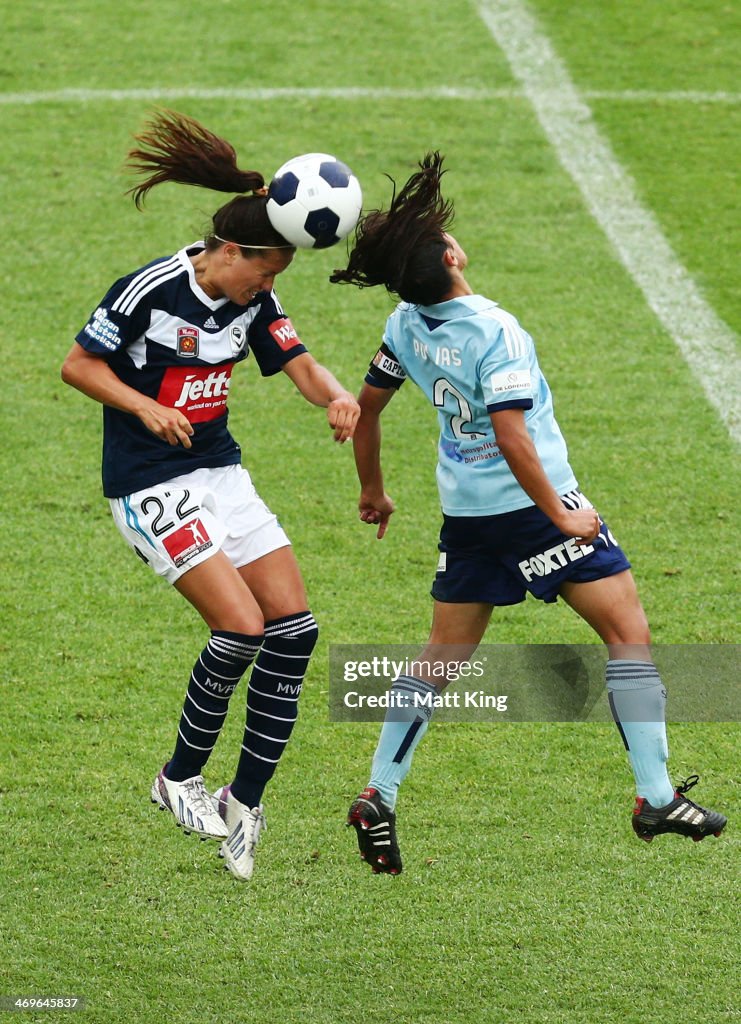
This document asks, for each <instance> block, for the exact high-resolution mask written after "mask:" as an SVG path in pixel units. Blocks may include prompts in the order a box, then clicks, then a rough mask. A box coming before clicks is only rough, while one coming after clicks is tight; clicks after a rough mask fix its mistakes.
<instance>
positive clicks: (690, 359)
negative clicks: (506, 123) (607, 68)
mask: <svg viewBox="0 0 741 1024" xmlns="http://www.w3.org/2000/svg"><path fill="white" fill-rule="evenodd" d="M478 9H479V13H480V15H481V18H482V19H483V21H484V23H485V24H486V26H487V28H488V29H489V31H490V33H491V35H492V36H493V38H494V40H495V41H496V43H497V44H498V45H499V46H500V47H501V49H502V50H503V51H504V53H505V55H506V57H507V59H508V61H509V63H510V66H511V69H512V73H513V75H514V76H515V78H516V80H518V81H519V83H520V85H521V86H522V88H523V90H524V92H525V95H526V96H527V98H528V100H529V101H530V103H531V104H532V105H533V107H534V109H535V113H536V114H537V117H538V120H539V121H540V124H541V127H542V129H543V131H544V132H545V135H546V137H547V138H548V140H549V141H550V143H551V145H552V146H553V148H554V149H555V151H556V154H557V156H558V158H559V160H560V161H561V163H562V164H563V166H564V167H565V168H566V170H567V171H568V172H569V174H570V175H571V177H572V178H573V179H574V181H575V182H576V184H577V185H578V187H579V189H580V190H581V193H582V195H583V197H584V200H585V202H586V204H587V207H588V208H589V210H590V212H591V214H592V216H593V217H594V219H595V220H596V221H597V223H598V224H599V225H600V227H601V228H602V230H603V231H604V232H605V234H606V235H607V237H608V238H609V240H610V241H611V242H612V244H613V246H614V247H615V249H616V250H617V254H618V256H619V258H620V260H621V262H622V263H623V265H624V266H625V268H626V269H627V271H628V273H629V274H630V275H631V277H632V278H633V280H634V281H635V282H636V284H637V285H638V287H639V288H640V289H641V291H642V292H643V294H644V296H645V298H646V301H647V302H648V305H649V306H650V307H651V309H652V310H653V311H654V313H655V314H656V316H657V317H658V318H659V320H660V321H661V323H662V324H663V325H664V327H665V328H666V330H667V331H668V332H669V334H670V335H671V337H672V338H673V339H674V341H675V343H676V345H677V348H678V349H679V351H680V352H681V354H682V356H683V357H684V359H685V360H686V362H687V364H688V365H689V367H690V369H691V371H692V373H693V374H694V376H695V378H696V379H697V381H698V383H699V384H700V386H701V387H702V389H703V391H704V392H705V395H706V397H707V399H708V401H709V402H710V403H711V405H713V407H714V408H715V409H716V411H717V412H718V415H719V416H720V418H721V419H722V421H723V422H724V423H725V425H726V427H727V429H728V432H729V433H730V435H731V437H732V438H733V439H734V441H736V443H741V358H739V352H738V347H737V341H736V335H735V334H734V332H733V331H732V330H731V329H730V327H728V325H727V324H725V323H724V322H723V321H722V320H721V319H720V318H719V317H718V315H717V314H716V313H715V312H714V310H713V309H712V308H711V307H710V306H709V305H708V304H707V302H706V301H705V300H704V299H703V297H702V296H701V295H700V292H699V290H698V288H697V286H696V285H695V282H694V281H693V279H692V277H691V276H690V275H689V273H688V272H687V271H686V270H685V268H684V267H683V266H682V264H681V263H680V262H679V260H678V258H677V256H676V255H675V253H674V252H673V251H672V248H671V246H670V245H669V243H668V242H667V240H666V239H665V238H664V235H663V234H662V231H661V228H660V226H659V224H658V221H657V220H656V218H655V217H654V215H653V214H652V213H651V212H650V210H647V209H646V208H645V207H643V206H642V205H641V202H640V200H639V199H638V196H637V193H636V189H635V185H634V183H633V181H632V180H631V178H630V176H629V175H628V174H627V173H626V172H625V171H624V170H623V168H622V167H621V166H620V163H619V162H618V160H617V158H616V156H615V154H614V153H613V151H612V149H611V147H610V144H609V142H607V140H606V139H604V138H603V137H602V135H601V134H600V132H599V129H598V128H597V126H596V124H595V123H594V121H593V119H592V114H591V111H590V109H589V107H588V106H587V105H586V103H585V102H584V100H583V98H582V97H581V96H580V95H579V94H578V93H577V91H576V88H575V87H574V85H573V83H572V81H571V79H570V77H569V74H568V71H567V70H566V67H565V65H564V64H563V63H562V61H561V60H560V59H559V57H558V56H557V55H556V53H555V52H554V50H553V48H552V47H551V44H550V42H549V41H548V39H547V38H546V36H545V35H544V34H543V32H542V31H541V29H540V27H539V26H538V24H537V22H536V21H535V20H534V18H533V17H532V15H531V14H530V13H529V11H528V10H527V8H526V7H525V6H524V4H523V3H521V2H520V0H481V2H480V3H479V4H478ZM619 344H620V339H619V338H617V339H616V345H617V347H618V350H619ZM602 354H603V355H604V354H605V353H604V351H603V352H602ZM656 384H657V386H658V387H659V388H661V381H657V382H656ZM688 429H690V425H689V424H688Z"/></svg>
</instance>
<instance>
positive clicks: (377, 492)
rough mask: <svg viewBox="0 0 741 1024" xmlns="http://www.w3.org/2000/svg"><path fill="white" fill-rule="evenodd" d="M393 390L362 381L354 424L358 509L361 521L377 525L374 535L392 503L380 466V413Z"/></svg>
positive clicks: (382, 526)
mask: <svg viewBox="0 0 741 1024" xmlns="http://www.w3.org/2000/svg"><path fill="white" fill-rule="evenodd" d="M395 394H396V390H395V389H394V388H376V387H373V385H372V384H364V385H363V390H362V391H361V392H360V398H359V399H358V401H359V402H360V410H361V412H360V419H359V420H358V425H357V427H356V428H355V437H354V438H353V452H354V455H355V467H356V469H357V471H358V479H359V480H360V498H359V500H358V511H359V513H360V519H361V521H362V522H364V523H369V524H371V525H373V526H375V525H377V526H378V532H377V534H376V537H377V538H378V540H381V539H382V538H383V535H384V534H385V533H386V528H387V527H388V522H389V518H390V517H391V515H392V513H393V511H394V503H393V501H392V500H391V498H390V497H389V496H388V494H386V492H385V490H384V487H383V471H382V469H381V413H382V412H383V410H384V409H385V408H386V406H387V405H388V403H389V402H390V401H391V399H392V398H393V397H394V395H395Z"/></svg>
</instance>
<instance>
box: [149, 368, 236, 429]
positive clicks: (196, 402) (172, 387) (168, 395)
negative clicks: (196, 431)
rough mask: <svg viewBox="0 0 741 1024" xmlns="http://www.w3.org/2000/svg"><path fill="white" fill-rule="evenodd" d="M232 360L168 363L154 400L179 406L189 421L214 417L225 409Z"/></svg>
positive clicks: (199, 421)
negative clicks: (222, 363)
mask: <svg viewBox="0 0 741 1024" xmlns="http://www.w3.org/2000/svg"><path fill="white" fill-rule="evenodd" d="M233 368H234V363H228V364H227V365H226V366H220V367H218V368H217V369H211V368H210V367H208V366H194V367H193V368H192V369H191V368H189V367H185V366H170V367H169V368H168V370H167V371H166V372H165V375H164V377H163V378H162V383H161V384H160V390H159V394H158V395H157V401H158V402H159V403H160V404H161V405H167V406H169V407H170V408H172V409H180V411H181V412H182V413H183V414H184V415H185V416H187V418H188V419H189V420H190V422H191V423H201V422H203V421H205V420H215V419H216V418H217V417H219V416H223V415H224V413H225V412H226V401H227V398H228V397H229V384H230V383H231V375H232V369H233Z"/></svg>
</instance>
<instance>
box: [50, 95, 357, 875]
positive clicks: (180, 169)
mask: <svg viewBox="0 0 741 1024" xmlns="http://www.w3.org/2000/svg"><path fill="white" fill-rule="evenodd" d="M137 141H138V143H139V147H138V148H136V149H134V150H133V151H132V152H131V153H130V154H129V158H130V164H131V166H132V167H133V168H134V169H135V170H136V171H138V172H139V173H143V174H146V175H147V176H146V178H145V179H144V180H143V181H142V182H141V183H140V184H139V185H138V186H137V187H136V188H135V189H132V191H133V193H134V197H135V199H136V202H137V205H140V203H141V201H142V200H143V198H144V196H145V195H146V194H147V192H148V191H149V189H150V188H152V187H153V186H154V185H157V184H159V183H160V182H163V181H178V182H183V183H187V184H191V185H198V186H201V187H203V188H209V189H215V190H217V191H222V192H232V193H241V194H239V195H237V196H236V197H235V198H232V199H231V200H230V201H229V202H227V203H226V205H224V206H222V207H221V208H220V209H219V210H217V212H216V213H215V214H214V216H213V222H212V226H211V229H210V231H209V232H208V233H207V236H206V238H205V239H204V240H203V241H198V242H195V243H193V244H192V245H188V246H185V247H184V248H182V249H180V250H179V251H178V252H176V253H175V254H174V255H171V256H166V257H162V258H160V259H156V260H154V261H152V262H151V263H148V264H147V265H146V266H144V267H142V268H140V269H138V270H135V271H134V272H133V273H130V274H127V275H125V276H124V277H122V278H121V279H120V280H118V281H116V283H115V284H113V285H112V287H111V288H110V289H109V290H108V292H107V293H106V295H105V296H104V297H103V299H102V300H101V302H100V303H99V305H98V306H97V308H96V309H95V311H94V312H93V313H92V315H91V316H90V318H89V320H88V322H87V323H86V324H85V326H84V327H83V328H82V330H81V331H80V332H79V334H78V335H77V338H76V341H75V343H74V344H73V346H72V349H71V351H70V352H69V354H68V356H67V358H66V360H65V363H64V366H63V368H62V377H63V379H64V381H65V382H66V383H68V384H70V385H72V386H73V387H76V388H78V389H79V390H80V391H82V392H83V393H84V394H86V395H88V396H89V397H91V398H93V399H95V400H96V401H98V402H101V403H102V404H103V407H104V408H103V490H104V493H105V495H106V496H107V497H108V499H109V501H110V506H111V510H112V513H113V518H114V521H115V523H116V525H117V527H118V529H119V530H120V532H121V534H122V535H123V537H124V539H125V540H126V542H127V543H128V544H129V546H130V547H131V548H132V550H133V551H134V552H135V553H136V554H137V555H138V556H139V557H140V558H141V560H142V561H143V562H144V563H146V564H147V565H149V566H150V567H151V568H152V569H153V570H154V572H155V573H157V574H158V575H160V576H162V577H164V578H165V579H166V580H168V581H169V582H170V583H171V584H172V585H173V586H174V587H175V589H176V590H178V591H179V593H181V594H182V595H183V597H184V598H185V599H186V600H187V601H188V602H189V603H190V604H191V605H193V607H194V608H195V609H196V610H197V611H198V612H199V613H200V615H201V617H202V618H203V620H204V622H205V623H206V625H207V626H208V628H209V629H210V631H211V635H210V638H209V640H208V643H207V644H206V646H205V648H204V649H203V651H202V652H201V653H200V655H199V656H198V658H197V660H196V662H195V665H194V666H193V671H192V673H191V676H190V681H189V683H188V688H187V693H186V697H185V703H184V705H183V708H182V713H181V717H180V724H179V728H178V734H177V740H176V743H175V749H174V751H173V753H172V756H171V757H170V759H169V760H168V761H167V763H166V764H165V765H164V767H163V768H162V770H161V771H160V772H158V774H157V777H156V778H155V780H154V782H153V784H152V789H151V797H152V801H153V802H154V803H156V804H158V806H159V807H160V808H161V809H163V810H167V811H170V812H171V813H172V814H173V815H174V817H175V819H176V822H177V824H178V826H182V827H183V828H184V830H186V831H187V832H189V833H190V832H195V833H196V834H197V835H199V836H201V837H202V838H204V839H207V838H215V839H218V840H221V847H220V853H221V854H222V856H223V857H224V858H225V863H226V867H227V868H228V869H229V870H230V871H231V872H232V874H233V875H234V877H235V878H237V879H240V880H247V879H249V878H250V877H251V875H252V871H253V864H254V855H255V847H256V844H257V842H258V839H259V836H260V832H261V830H262V828H263V827H264V824H265V817H264V813H263V805H262V795H263V790H264V788H265V786H266V784H267V782H268V781H269V780H270V778H271V777H272V775H273V773H274V771H275V769H276V766H277V764H278V762H279V760H280V758H281V755H282V753H283V751H284V749H285V746H286V743H287V742H288V739H289V736H290V735H291V730H292V728H293V725H294V722H295V720H296V715H297V711H298V699H299V695H300V693H301V687H302V683H303V679H304V675H305V673H306V669H307V666H308V662H309V657H310V656H311V653H312V650H313V648H314V645H315V643H316V639H317V625H316V622H315V621H314V618H313V616H312V614H311V612H310V611H309V608H308V604H307V599H306V593H305V591H304V584H303V580H302V578H301V573H300V570H299V567H298V564H297V562H296V559H295V556H294V554H293V550H292V548H291V546H290V541H289V540H288V537H287V536H286V534H285V533H284V531H283V529H282V528H281V526H280V524H279V523H278V521H277V519H276V517H275V515H273V513H272V512H271V511H270V510H269V509H268V508H267V506H266V505H265V503H264V502H263V501H262V500H261V499H260V497H259V496H258V494H257V493H256V491H255V488H254V486H253V485H252V481H251V479H250V476H249V473H248V472H247V470H246V469H244V468H243V467H242V466H241V453H240V448H239V445H238V444H237V443H236V442H235V440H234V439H233V437H232V436H231V434H230V432H229V430H228V410H227V398H228V395H229V384H230V380H231V375H232V371H233V369H234V367H235V366H236V365H237V364H238V363H241V362H243V361H244V360H245V359H247V358H248V356H249V354H250V353H252V354H253V355H254V358H255V359H256V361H257V364H258V367H259V369H260V372H261V373H262V375H263V376H270V375H272V374H276V373H278V372H279V371H282V372H283V373H284V374H285V375H286V376H287V377H289V378H290V380H291V381H292V382H293V383H294V384H295V386H296V387H297V388H298V390H299V391H300V392H301V394H302V395H303V396H304V398H305V399H306V400H307V401H309V402H311V403H313V404H315V405H318V406H324V407H325V408H326V409H327V417H328V421H329V425H330V427H331V428H332V430H333V433H334V439H335V440H336V441H338V442H340V443H342V442H344V441H346V440H348V439H349V438H351V437H352V435H353V431H354V428H355V424H356V421H357V418H358V416H359V407H358V404H357V402H356V400H355V398H354V397H353V396H352V395H351V394H349V393H348V392H347V391H346V390H345V389H344V388H343V387H342V386H341V385H340V384H339V383H338V382H337V381H336V380H335V378H334V377H333V376H332V374H331V373H330V372H329V371H328V370H326V369H325V368H324V367H323V366H320V365H319V364H318V363H317V362H316V361H315V360H314V358H313V357H312V356H311V355H310V354H309V353H308V352H307V350H306V348H305V347H304V345H303V344H302V343H301V341H300V339H299V337H298V335H297V333H296V331H295V329H294V327H293V325H292V323H291V321H290V320H289V319H288V317H287V316H286V314H285V312H284V311H283V309H282V308H281V305H280V302H279V301H278V298H277V296H276V294H275V292H274V290H273V283H274V280H275V278H276V276H277V275H278V274H280V273H282V272H283V271H284V270H285V269H286V268H287V267H288V265H289V264H290V262H291V260H292V259H293V255H294V251H295V250H294V248H293V247H292V246H290V245H289V244H288V243H287V242H286V240H285V239H284V238H283V237H282V236H281V235H279V234H278V233H277V232H276V231H275V230H274V229H273V227H272V225H271V224H270V221H269V219H268V216H267V211H266V203H267V199H266V195H265V193H266V189H265V187H264V180H263V176H262V175H261V174H259V173H258V172H256V171H243V170H240V169H239V168H238V166H237V163H236V154H235V152H234V149H233V148H232V146H231V145H230V144H229V143H228V142H226V141H225V140H224V139H221V138H219V137H218V136H216V135H214V134H213V133H211V132H210V131H208V130H207V129H206V128H204V127H203V126H202V125H200V124H198V122H196V121H193V120H192V119H190V118H186V117H184V116H182V115H180V114H175V113H163V114H161V115H158V116H157V117H156V118H155V119H154V120H153V121H152V122H151V123H150V124H149V126H148V129H147V130H146V131H145V132H144V133H142V134H141V135H139V136H138V137H137ZM250 667H251V673H250V676H249V682H248V687H247V715H246V725H245V731H244V739H243V743H242V748H241V752H240V755H239V758H238V763H237V765H236V769H235V774H234V778H233V780H232V781H231V782H230V783H229V784H228V785H224V786H221V787H219V788H218V789H217V790H216V792H215V793H213V794H211V793H209V792H208V791H207V790H206V788H205V783H204V780H203V774H202V772H203V768H204V766H205V765H206V762H207V761H208V758H209V756H210V754H211V751H212V750H213V748H214V745H215V743H216V740H217V738H218V736H219V732H220V730H221V728H222V726H223V724H224V721H225V718H226V713H227V708H228V705H229V699H230V697H231V695H232V693H233V692H234V690H235V689H236V687H237V685H238V683H239V681H240V679H241V677H242V676H243V675H244V674H245V672H247V670H248V669H250Z"/></svg>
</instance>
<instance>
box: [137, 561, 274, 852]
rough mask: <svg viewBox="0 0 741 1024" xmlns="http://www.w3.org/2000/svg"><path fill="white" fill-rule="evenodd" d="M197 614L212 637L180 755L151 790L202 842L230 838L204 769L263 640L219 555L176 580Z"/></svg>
mask: <svg viewBox="0 0 741 1024" xmlns="http://www.w3.org/2000/svg"><path fill="white" fill-rule="evenodd" d="M174 585H175V587H176V589H177V590H178V591H179V592H180V593H181V594H182V595H183V596H184V597H185V598H186V599H187V600H188V601H190V602H191V604H193V606H194V607H195V608H196V609H197V610H198V611H199V613H200V614H201V616H202V618H203V619H204V621H205V622H206V624H207V625H208V626H209V627H210V628H211V637H210V639H209V641H208V643H207V644H206V646H205V647H204V649H203V650H202V651H201V653H200V655H199V656H198V658H197V660H196V662H195V664H194V666H193V670H192V672H191V675H190V679H189V682H188V689H187V692H186V695H185V701H184V704H183V710H182V713H181V716H180V724H179V726H178V735H177V741H176V744H175V750H174V752H173V754H172V757H171V758H170V760H169V761H168V762H167V763H166V764H165V766H164V768H163V769H162V770H161V771H160V772H159V773H158V775H157V777H156V779H155V780H154V783H153V784H152V800H153V802H155V803H157V804H158V805H159V807H160V809H162V810H169V811H171V812H172V813H173V815H174V816H175V820H176V823H177V824H178V826H181V825H182V826H183V828H184V829H185V831H186V832H195V833H196V834H197V835H199V836H201V837H202V838H213V839H221V840H223V839H226V837H227V834H228V832H227V828H226V826H225V824H224V822H223V820H222V818H221V817H220V816H219V814H218V813H217V811H216V810H215V809H214V806H213V802H212V800H211V798H210V796H209V794H208V792H207V791H206V788H205V785H204V782H203V775H202V772H203V768H204V766H205V765H206V763H207V761H208V759H209V757H210V755H211V752H212V750H213V748H214V745H215V743H216V740H217V739H218V736H219V733H220V732H221V729H222V726H223V724H224V721H225V719H226V714H227V709H228V707H229V700H230V698H231V695H232V693H233V692H234V690H235V689H236V687H237V685H238V683H239V680H240V679H241V678H242V676H243V675H244V673H245V672H246V670H247V669H248V668H249V666H250V665H251V664H252V662H253V661H254V659H255V656H256V655H257V653H258V651H259V650H260V646H261V644H262V640H263V629H262V613H261V611H260V608H259V606H258V605H257V602H256V601H255V600H254V598H253V596H252V594H251V593H250V591H249V588H248V587H247V586H246V584H245V583H244V581H243V580H242V578H241V577H240V575H239V573H238V572H237V571H236V569H234V567H233V566H232V564H231V562H229V560H228V559H227V557H226V556H225V555H224V554H223V552H221V551H217V552H216V553H215V554H214V555H213V556H212V557H211V558H208V559H206V560H205V561H203V562H201V563H200V564H199V565H196V566H194V567H193V568H192V569H190V570H189V571H188V572H186V573H184V574H183V575H182V576H181V577H180V578H179V579H178V580H176V581H175V584H174Z"/></svg>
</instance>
